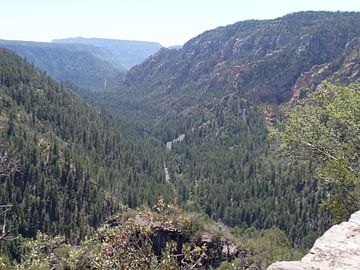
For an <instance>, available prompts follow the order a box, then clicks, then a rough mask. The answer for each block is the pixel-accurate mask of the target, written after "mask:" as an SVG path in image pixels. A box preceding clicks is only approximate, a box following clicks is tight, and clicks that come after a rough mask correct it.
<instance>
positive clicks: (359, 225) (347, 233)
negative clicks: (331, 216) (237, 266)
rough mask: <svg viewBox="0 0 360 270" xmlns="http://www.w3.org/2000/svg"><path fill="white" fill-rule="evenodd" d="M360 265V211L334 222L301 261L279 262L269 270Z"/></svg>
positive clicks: (343, 268)
mask: <svg viewBox="0 0 360 270" xmlns="http://www.w3.org/2000/svg"><path fill="white" fill-rule="evenodd" d="M318 269H327V270H335V269H336V270H350V269H351V270H355V269H356V270H358V269H360V211H358V212H355V213H354V214H352V215H351V217H350V219H349V221H348V222H342V223H341V224H338V225H334V226H332V227H331V228H330V229H329V230H327V231H326V232H325V233H324V234H323V235H322V236H321V237H320V238H318V239H317V240H316V242H315V244H314V246H313V247H312V249H311V250H310V252H309V253H308V254H307V255H305V256H304V257H303V258H302V259H301V261H293V262H276V263H273V264H272V265H270V266H269V267H268V269H267V270H318Z"/></svg>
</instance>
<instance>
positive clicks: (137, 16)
mask: <svg viewBox="0 0 360 270" xmlns="http://www.w3.org/2000/svg"><path fill="white" fill-rule="evenodd" d="M304 10H328V11H360V1H359V0H0V25H1V27H0V39H12V40H32V41H45V42H48V41H51V40H52V39H57V38H67V37H78V36H82V37H100V38H114V39H126V40H143V41H154V42H159V43H160V44H161V45H163V46H171V45H182V44H184V43H185V42H186V41H188V40H189V39H191V38H193V37H195V36H197V35H199V34H201V33H202V32H204V31H206V30H210V29H213V28H216V27H218V26H225V25H228V24H232V23H235V22H237V21H242V20H248V19H272V18H277V17H280V16H283V15H286V14H288V13H292V12H296V11H304Z"/></svg>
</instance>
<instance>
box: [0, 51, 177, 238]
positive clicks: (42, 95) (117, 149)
mask: <svg viewBox="0 0 360 270" xmlns="http://www.w3.org/2000/svg"><path fill="white" fill-rule="evenodd" d="M0 53H1V54H0V82H1V85H0V91H1V95H0V109H1V111H0V113H1V115H0V123H1V145H2V147H1V153H2V154H4V152H7V153H10V154H11V155H12V156H14V157H15V158H16V159H18V160H19V165H20V167H19V170H18V171H17V172H16V173H15V174H12V175H10V176H1V189H0V191H1V193H0V204H5V205H7V204H12V205H13V207H12V209H11V215H10V216H11V217H10V220H8V221H9V223H10V224H13V225H14V226H16V229H17V230H18V232H19V233H20V234H21V235H23V236H25V237H31V236H34V235H35V233H36V232H37V231H38V230H41V231H43V232H47V233H51V234H64V235H65V236H66V237H68V238H69V239H70V241H78V240H79V239H81V238H83V237H84V236H85V235H86V234H87V233H88V232H89V231H90V230H91V229H92V228H95V227H97V226H98V225H99V224H100V223H101V222H102V221H103V220H104V218H105V217H107V216H108V215H110V214H111V213H113V212H114V211H115V210H116V209H118V207H119V205H120V202H124V203H127V204H129V205H130V206H132V207H134V206H136V205H138V204H140V203H145V204H147V203H150V204H152V203H153V202H154V201H156V198H157V197H158V195H160V194H162V195H165V196H170V194H171V192H170V191H169V190H170V189H169V188H168V187H167V185H166V183H165V182H164V177H163V171H162V166H163V159H162V151H161V150H162V149H161V148H156V147H154V143H153V142H151V141H150V140H143V141H141V142H139V141H137V140H136V139H133V138H129V137H125V136H123V135H121V131H117V130H115V129H114V128H113V127H112V125H111V122H110V121H109V118H108V117H106V116H103V115H102V114H101V113H100V112H98V111H96V110H95V109H93V108H91V107H90V106H89V105H88V104H86V103H85V102H84V101H82V100H81V99H80V98H79V97H77V96H75V95H74V94H73V93H71V92H69V91H68V90H66V89H64V88H62V86H61V85H59V84H58V83H57V82H55V81H54V80H53V79H51V78H50V77H47V76H46V75H45V74H44V73H42V72H40V71H39V70H37V69H35V68H34V67H33V66H31V65H29V64H28V63H26V62H25V61H24V60H22V59H21V58H20V57H18V56H16V55H15V54H13V53H10V52H9V51H7V50H4V49H1V51H0ZM155 145H156V144H155ZM110 191H111V192H110Z"/></svg>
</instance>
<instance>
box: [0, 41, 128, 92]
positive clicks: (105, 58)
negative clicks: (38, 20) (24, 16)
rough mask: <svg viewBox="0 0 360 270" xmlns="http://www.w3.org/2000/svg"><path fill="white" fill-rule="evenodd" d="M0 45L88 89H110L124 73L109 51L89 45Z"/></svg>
mask: <svg viewBox="0 0 360 270" xmlns="http://www.w3.org/2000/svg"><path fill="white" fill-rule="evenodd" d="M0 47H3V48H7V49H10V50H12V51H14V52H16V53H17V54H19V55H21V56H22V57H23V58H25V59H26V60H27V61H28V62H30V63H32V64H34V65H35V66H36V67H38V68H39V69H41V70H42V71H45V72H47V73H48V74H49V75H50V76H52V77H53V78H55V79H57V80H59V81H61V82H71V83H72V84H74V85H76V86H77V87H81V88H84V89H88V90H103V89H104V88H110V87H111V86H113V85H114V84H116V83H117V82H118V81H119V80H120V78H121V77H122V76H123V74H124V73H125V68H124V67H122V66H121V65H117V64H116V63H115V62H114V61H113V56H112V54H111V53H110V52H109V51H107V50H106V49H103V48H99V47H95V46H91V45H81V44H78V45H76V44H73V45H72V44H67V45H62V44H51V43H45V42H30V41H11V40H0ZM105 80H106V83H105Z"/></svg>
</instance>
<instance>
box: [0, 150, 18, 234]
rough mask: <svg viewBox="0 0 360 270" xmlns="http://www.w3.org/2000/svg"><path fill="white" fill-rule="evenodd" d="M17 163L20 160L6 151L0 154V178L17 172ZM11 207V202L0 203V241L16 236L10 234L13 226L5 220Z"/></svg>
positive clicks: (13, 229)
mask: <svg viewBox="0 0 360 270" xmlns="http://www.w3.org/2000/svg"><path fill="white" fill-rule="evenodd" d="M19 164H20V160H19V159H16V158H14V157H12V156H11V155H9V154H8V152H4V153H2V154H0V178H1V177H5V176H9V175H10V174H12V173H15V172H17V171H18V170H19ZM11 207H12V205H11V204H5V205H0V220H2V225H1V224H0V227H1V231H0V241H2V240H14V239H15V238H17V237H14V236H13V235H12V233H13V232H14V231H15V228H14V227H13V226H12V225H8V222H7V214H8V212H9V211H10V210H11Z"/></svg>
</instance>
